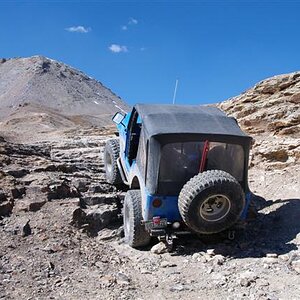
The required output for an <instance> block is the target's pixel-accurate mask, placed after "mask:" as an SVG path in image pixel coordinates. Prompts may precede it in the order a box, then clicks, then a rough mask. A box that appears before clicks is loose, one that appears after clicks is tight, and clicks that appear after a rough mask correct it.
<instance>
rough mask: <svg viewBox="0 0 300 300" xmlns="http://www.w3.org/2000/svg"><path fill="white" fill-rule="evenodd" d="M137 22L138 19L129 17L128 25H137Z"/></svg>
mask: <svg viewBox="0 0 300 300" xmlns="http://www.w3.org/2000/svg"><path fill="white" fill-rule="evenodd" d="M137 23H138V20H137V19H134V18H130V19H129V22H128V24H129V25H137Z"/></svg>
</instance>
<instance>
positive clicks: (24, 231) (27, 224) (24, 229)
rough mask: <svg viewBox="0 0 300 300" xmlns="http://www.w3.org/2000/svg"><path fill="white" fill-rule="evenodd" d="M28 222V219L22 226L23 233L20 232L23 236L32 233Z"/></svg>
mask: <svg viewBox="0 0 300 300" xmlns="http://www.w3.org/2000/svg"><path fill="white" fill-rule="evenodd" d="M29 222H30V220H28V221H27V222H26V224H25V225H24V226H23V234H22V236H23V237H26V236H29V235H31V233H32V231H31V227H30V225H29Z"/></svg>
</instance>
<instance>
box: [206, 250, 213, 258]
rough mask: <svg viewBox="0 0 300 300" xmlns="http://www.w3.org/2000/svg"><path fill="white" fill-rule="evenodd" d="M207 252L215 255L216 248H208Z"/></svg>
mask: <svg viewBox="0 0 300 300" xmlns="http://www.w3.org/2000/svg"><path fill="white" fill-rule="evenodd" d="M206 253H207V254H208V255H210V256H213V255H215V249H207V250H206Z"/></svg>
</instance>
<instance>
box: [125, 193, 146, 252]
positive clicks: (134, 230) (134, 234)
mask: <svg viewBox="0 0 300 300" xmlns="http://www.w3.org/2000/svg"><path fill="white" fill-rule="evenodd" d="M141 200H142V199H141V192H140V190H130V191H128V192H127V193H126V195H125V199H124V208H123V221H124V234H125V243H126V244H128V245H129V246H131V247H134V248H137V247H142V246H146V245H148V244H149V242H150V238H151V237H150V234H149V233H148V232H147V231H146V230H145V227H144V226H143V225H142V224H141V221H142V202H141Z"/></svg>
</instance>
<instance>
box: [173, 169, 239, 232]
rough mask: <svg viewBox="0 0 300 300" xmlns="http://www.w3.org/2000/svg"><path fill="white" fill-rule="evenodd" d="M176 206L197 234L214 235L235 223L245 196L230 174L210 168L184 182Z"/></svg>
mask: <svg viewBox="0 0 300 300" xmlns="http://www.w3.org/2000/svg"><path fill="white" fill-rule="evenodd" d="M178 205H179V211H180V214H181V216H182V219H183V221H184V222H185V223H186V225H187V226H188V227H189V228H190V229H192V230H193V231H194V232H196V233H200V234H213V233H219V232H221V231H223V230H226V229H228V228H229V227H231V226H232V225H234V224H235V223H236V222H237V220H238V219H239V217H240V215H241V213H242V211H243V209H244V206H245V195H244V192H243V189H242V187H241V185H240V184H239V183H238V181H237V180H236V179H235V178H234V177H233V176H231V175H230V174H228V173H226V172H224V171H221V170H209V171H205V172H203V173H199V174H198V175H196V176H194V177H193V178H192V179H191V180H189V181H188V182H187V183H186V184H185V185H184V187H183V188H182V190H181V192H180V194H179V199H178Z"/></svg>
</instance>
